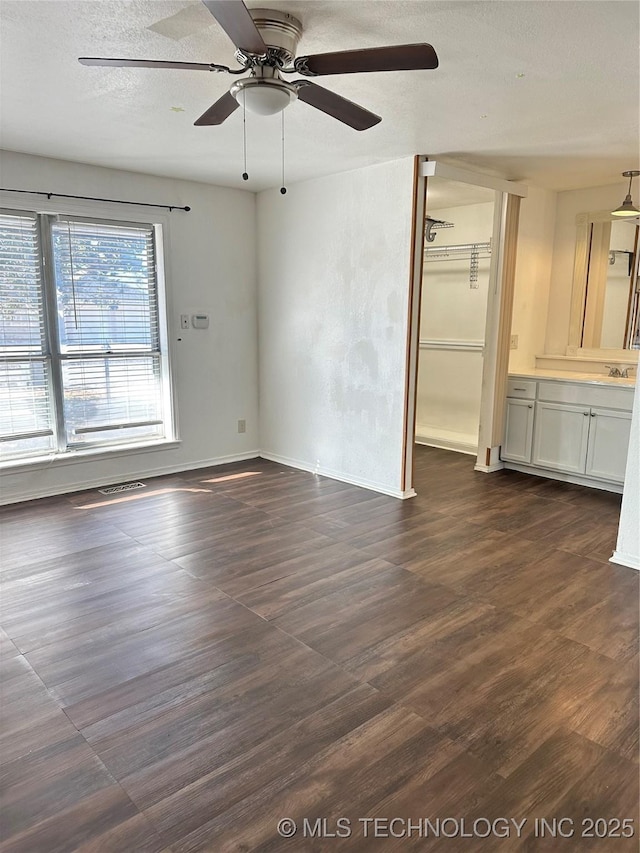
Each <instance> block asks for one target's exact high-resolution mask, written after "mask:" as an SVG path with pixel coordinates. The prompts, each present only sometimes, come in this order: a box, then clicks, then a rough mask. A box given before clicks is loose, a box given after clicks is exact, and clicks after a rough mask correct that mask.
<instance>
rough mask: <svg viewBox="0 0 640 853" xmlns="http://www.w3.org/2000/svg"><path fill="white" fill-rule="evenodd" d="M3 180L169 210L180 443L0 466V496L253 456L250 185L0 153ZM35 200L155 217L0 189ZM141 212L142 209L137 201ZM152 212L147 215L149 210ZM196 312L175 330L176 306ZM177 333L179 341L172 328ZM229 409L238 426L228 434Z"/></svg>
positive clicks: (26, 201)
mask: <svg viewBox="0 0 640 853" xmlns="http://www.w3.org/2000/svg"><path fill="white" fill-rule="evenodd" d="M0 169H1V176H2V177H1V180H2V186H3V187H10V188H12V189H33V190H46V191H51V192H58V193H69V194H72V195H87V196H98V197H103V198H104V197H106V198H116V199H128V200H132V201H145V202H152V203H153V202H156V203H159V204H177V205H190V206H191V212H190V213H185V212H182V211H174V212H173V213H171V214H167V221H168V225H167V227H166V229H165V241H166V243H167V253H166V255H167V259H168V269H167V289H168V293H167V298H168V304H169V318H168V319H169V329H170V334H169V342H170V352H171V360H172V372H173V380H174V386H175V400H176V409H177V414H178V425H179V437H180V439H181V443H180V444H179V446H177V447H176V448H173V449H162V450H160V449H156V450H154V451H146V452H136V453H133V454H129V455H121V454H115V453H113V454H109V455H108V456H105V457H103V458H102V459H100V460H98V461H82V462H78V461H77V460H76V461H74V462H73V463H70V462H66V461H65V462H58V461H56V462H52V463H50V464H49V465H48V466H47V467H45V468H38V469H36V470H32V471H28V470H24V471H22V472H20V473H10V474H5V475H4V476H3V477H2V499H3V500H4V501H9V500H16V499H24V498H27V497H34V496H39V495H46V494H54V493H58V492H63V491H71V490H73V489H74V488H82V487H83V486H93V485H97V484H100V483H106V482H112V483H113V482H120V481H122V480H123V479H128V478H131V477H144V475H145V474H147V475H148V474H150V473H151V472H156V473H162V472H164V471H168V470H172V471H176V470H184V469H187V468H194V467H199V466H202V465H206V464H213V463H215V462H217V461H226V460H227V459H228V458H229V457H231V458H235V457H237V456H239V455H242V454H249V455H257V449H258V391H257V313H256V311H257V309H256V302H257V292H256V259H255V242H256V236H255V235H256V229H255V196H254V195H253V194H252V193H248V192H243V191H240V190H233V189H224V188H219V187H213V186H207V185H204V184H197V183H191V182H187V181H177V180H171V179H167V178H159V177H152V176H148V175H140V174H136V173H131V172H120V171H115V170H111V169H103V168H98V167H93V166H86V165H80V164H75V163H69V162H65V161H61V160H50V159H45V158H40V157H32V156H28V155H22V154H15V153H12V152H2V156H1V159H0ZM17 199H18V200H19V203H20V204H22V205H24V206H31V209H35V210H59V211H61V212H74V211H76V212H82V213H84V214H85V215H89V214H90V213H91V212H93V214H94V215H101V216H108V217H111V218H125V219H134V218H135V219H140V218H141V217H143V218H147V221H159V217H160V215H161V214H160V213H159V212H158V211H156V210H154V209H152V208H148V209H145V208H136V207H126V206H118V205H87V204H86V203H84V205H82V204H81V203H74V202H72V201H68V200H65V199H56V198H54V199H52V200H51V202H47V200H46V199H45V198H43V197H40V196H27V195H25V196H22V197H18V196H15V195H12V196H11V197H9V196H6V195H4V196H2V197H0V203H1V204H2V205H3V206H6V205H7V203H8V202H10V204H11V206H15V204H16V203H18V201H17ZM142 211H144V212H142ZM149 217H150V218H149ZM194 312H205V313H208V314H210V316H211V324H210V328H209V329H208V330H207V331H196V330H189V331H185V332H180V329H179V315H180V314H181V313H188V314H192V313H194ZM179 337H181V338H182V341H181V342H179V341H178V338H179ZM238 419H245V420H246V422H247V432H246V434H244V435H239V434H238V433H237V421H238Z"/></svg>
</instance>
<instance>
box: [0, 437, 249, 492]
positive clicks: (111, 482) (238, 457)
mask: <svg viewBox="0 0 640 853" xmlns="http://www.w3.org/2000/svg"><path fill="white" fill-rule="evenodd" d="M259 457H260V453H259V451H257V450H248V451H245V452H244V453H233V454H231V455H229V456H216V457H214V458H213V459H201V460H199V461H198V462H186V463H185V462H182V463H180V464H178V465H163V466H160V467H158V468H152V469H149V468H147V469H145V470H138V471H135V470H132V471H129V472H127V474H126V475H124V476H123V475H122V474H118V476H117V477H116V476H114V477H111V478H110V477H109V476H103V477H92V478H91V479H89V480H81V481H79V482H75V483H68V484H66V485H59V486H51V487H49V488H44V489H37V490H35V491H31V492H26V491H25V492H19V493H14V494H11V495H9V496H7V495H2V496H1V497H0V506H8V505H9V504H15V503H23V502H24V501H33V500H37V499H38V498H51V497H55V495H66V494H71V493H72V492H83V491H86V490H87V489H97V488H99V487H102V486H115V485H117V484H118V483H122V482H125V481H130V480H146V479H150V478H152V477H162V476H164V475H166V474H180V473H181V472H182V471H194V470H197V469H198V468H210V467H213V466H215V465H227V464H228V463H229V462H244V461H245V460H247V459H258V458H259Z"/></svg>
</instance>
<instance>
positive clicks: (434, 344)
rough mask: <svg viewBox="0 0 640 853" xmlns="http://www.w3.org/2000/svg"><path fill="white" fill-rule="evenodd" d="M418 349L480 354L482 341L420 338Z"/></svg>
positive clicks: (482, 348)
mask: <svg viewBox="0 0 640 853" xmlns="http://www.w3.org/2000/svg"><path fill="white" fill-rule="evenodd" d="M420 349H437V350H460V351H462V352H482V351H483V350H484V341H456V340H436V339H435V338H421V340H420Z"/></svg>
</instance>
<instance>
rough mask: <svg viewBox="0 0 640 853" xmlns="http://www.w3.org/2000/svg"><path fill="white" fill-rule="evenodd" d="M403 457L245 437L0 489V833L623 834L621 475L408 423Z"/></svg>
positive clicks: (66, 836) (248, 847)
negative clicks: (10, 495) (390, 488)
mask: <svg viewBox="0 0 640 853" xmlns="http://www.w3.org/2000/svg"><path fill="white" fill-rule="evenodd" d="M416 480H417V483H416V486H417V490H418V493H419V496H418V497H417V498H415V499H413V500H410V501H405V502H401V501H397V500H395V499H393V498H387V497H384V496H380V495H378V494H375V493H374V492H369V491H366V490H363V489H358V488H355V487H352V486H349V485H346V484H344V483H338V482H335V481H332V480H328V479H324V478H322V477H316V476H314V475H311V474H307V473H303V472H300V471H295V470H292V469H288V468H285V467H283V466H280V465H276V464H274V463H271V462H266V461H264V460H253V461H249V462H245V463H237V464H233V465H228V466H223V467H218V468H212V469H207V470H201V471H196V472H189V473H185V474H183V475H178V476H170V477H162V478H156V479H152V480H149V481H148V482H147V487H146V488H145V489H144V490H140V491H136V492H131V493H128V494H126V493H125V494H122V495H119V496H115V497H111V498H109V497H105V496H103V495H100V494H99V493H97V492H84V493H77V494H74V495H69V496H65V497H59V498H48V499H44V500H41V501H36V502H32V503H30V504H23V505H19V506H9V507H5V508H4V509H3V510H2V511H0V521H1V522H2V539H1V549H2V567H3V568H2V583H3V586H2V631H1V632H0V651H1V665H0V676H1V681H2V695H1V713H2V734H1V736H0V780H1V785H2V835H1V839H2V840H1V844H0V849H1V850H2V851H3V853H70V851H83V853H89V851H96V853H110V851H113V853H168V851H172V853H197V851H211V853H218V851H277V853H279V851H294V853H299V852H300V851H302V853H304V851H343V850H344V851H351V850H358V851H371V850H384V851H387V850H401V851H405V850H429V851H439V850H443V851H450V853H459V851H462V853H464V851H498V853H502V851H514V853H515V851H522V852H523V853H525V851H526V853H529V851H547V850H551V851H554V850H558V851H560V853H562V851H583V850H594V851H601V853H609V851H620V853H625V851H631V850H633V851H635V850H637V849H638V839H639V837H640V836H639V832H640V827H639V825H638V581H639V575H638V573H637V572H634V571H633V570H631V569H626V568H623V567H620V566H616V565H613V564H611V563H609V562H608V559H609V557H610V556H611V553H612V551H613V548H614V546H615V539H616V532H617V523H618V515H619V507H620V498H619V496H617V495H613V494H609V493H606V492H599V491H595V490H589V489H585V488H581V487H578V486H573V485H567V484H563V483H559V482H554V481H551V480H544V479H540V478H536V477H529V476H526V475H523V474H519V473H516V472H512V471H504V472H500V473H498V474H493V475H489V476H487V475H483V474H479V473H476V472H474V471H473V460H472V458H471V457H468V456H463V455H459V454H455V453H448V452H445V451H438V450H433V449H430V448H418V449H417V471H416ZM284 817H290V818H292V819H294V820H295V821H297V822H298V825H299V827H301V831H300V832H299V833H298V834H297V835H296V836H295V837H293V838H292V839H285V838H283V837H281V836H279V835H278V833H277V823H278V821H279V820H280V819H281V818H284ZM373 817H377V818H387V819H389V818H394V817H396V818H399V819H401V820H402V821H406V820H407V819H411V820H413V822H414V825H415V824H416V822H417V821H419V820H420V819H423V818H429V819H430V820H431V821H432V824H433V823H434V822H435V821H436V820H437V819H440V820H441V821H443V820H444V819H445V818H451V819H455V820H457V821H460V820H461V819H463V818H464V819H465V821H466V822H467V829H466V832H469V827H470V826H472V825H473V821H474V820H482V819H486V820H495V819H497V818H501V817H506V818H513V819H515V820H518V821H522V820H523V819H525V818H526V819H527V822H526V824H525V825H524V827H523V828H522V830H521V835H520V836H519V837H518V835H517V834H516V832H515V829H513V827H512V831H511V833H510V835H509V836H508V837H503V836H498V835H497V834H496V835H494V834H492V835H490V836H489V837H487V838H483V837H480V836H481V834H482V832H483V831H484V827H485V824H484V823H480V824H478V827H479V831H478V834H477V835H475V836H474V835H473V833H472V834H471V836H470V837H460V836H459V835H458V836H456V837H451V835H449V837H441V838H440V839H438V838H433V837H429V838H425V837H424V834H423V830H416V829H415V828H414V829H413V830H411V832H409V830H408V826H407V824H406V823H398V822H397V823H396V824H394V825H393V826H394V832H395V833H396V835H395V837H394V836H391V835H390V834H389V831H388V829H387V830H386V831H385V824H383V823H381V824H379V825H378V827H377V828H373V824H371V823H369V824H367V826H368V827H369V832H370V834H369V835H368V836H367V837H365V835H364V831H363V824H362V823H359V821H360V819H365V818H373ZM304 818H307V819H308V820H309V821H310V822H311V825H314V824H315V820H316V819H317V818H326V820H327V823H326V824H325V825H324V827H323V825H322V824H320V827H322V828H323V830H324V831H325V837H324V838H321V837H318V836H316V837H306V838H305V837H304V836H303V835H302V827H303V820H304ZM338 818H345V819H348V820H350V821H351V829H352V832H351V835H350V837H332V836H330V835H328V833H331V832H335V830H336V821H337V819H338ZM536 818H537V819H540V818H546V819H547V821H549V822H550V823H551V822H552V821H553V819H554V818H556V819H559V818H568V819H571V820H572V821H573V827H574V833H573V836H571V837H561V838H549V837H548V833H547V836H546V837H542V836H541V835H540V834H539V833H536V830H535V827H536V825H535V823H534V822H535V820H536ZM589 818H592V819H594V820H595V819H597V818H604V819H605V821H611V823H608V824H606V825H605V826H606V834H607V835H608V834H609V833H614V834H615V832H616V824H615V820H616V819H617V820H620V821H621V820H623V819H631V820H633V821H634V823H633V830H634V836H633V837H631V838H623V837H605V838H583V837H581V835H582V830H583V823H582V822H583V821H584V820H588V819H589ZM456 825H457V826H461V824H452V823H449V824H448V831H449V832H451V831H452V827H455V826H456ZM500 826H501V825H500ZM568 826H569V824H567V823H566V822H565V823H564V824H563V827H564V828H565V830H566V829H567V827H568ZM602 826H603V824H602V823H601V824H599V828H600V831H601V832H602ZM584 827H588V824H586V825H584ZM372 833H381V834H377V836H376V837H372V835H371V834H372ZM385 833H386V834H385Z"/></svg>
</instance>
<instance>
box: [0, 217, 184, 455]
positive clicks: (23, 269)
mask: <svg viewBox="0 0 640 853" xmlns="http://www.w3.org/2000/svg"><path fill="white" fill-rule="evenodd" d="M160 298H161V295H160V288H159V283H158V277H157V267H156V230H155V227H154V226H153V225H146V224H137V223H121V222H104V221H97V220H95V221H92V220H89V219H80V218H74V217H60V216H53V215H49V214H35V213H23V212H21V211H19V212H16V211H0V457H1V458H3V459H7V458H13V457H19V456H30V455H33V456H37V455H41V454H43V453H48V452H56V453H65V452H68V451H73V450H77V449H81V448H83V447H95V446H97V447H100V446H105V447H106V446H111V445H115V444H120V443H134V444H135V443H145V442H148V441H155V440H158V439H162V438H167V437H170V435H171V426H170V424H171V419H170V411H169V400H168V393H167V377H166V370H167V359H166V354H165V353H163V351H162V342H163V335H162V334H161V326H160V324H161V318H162V316H163V312H162V310H161V309H162V307H163V306H162V305H161V304H160Z"/></svg>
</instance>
